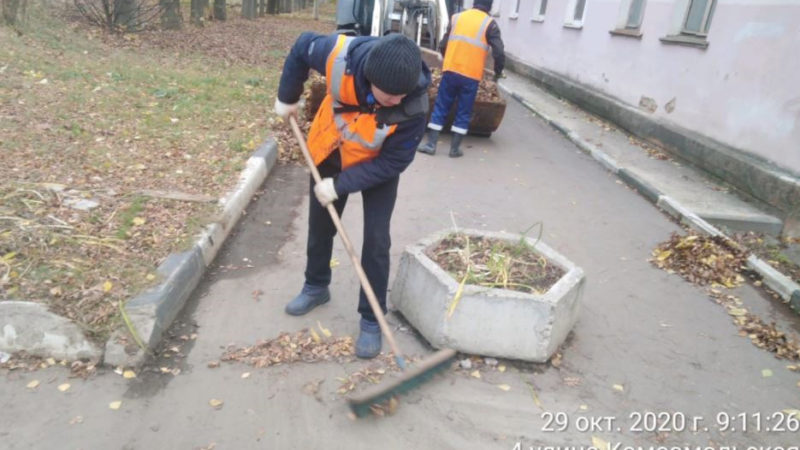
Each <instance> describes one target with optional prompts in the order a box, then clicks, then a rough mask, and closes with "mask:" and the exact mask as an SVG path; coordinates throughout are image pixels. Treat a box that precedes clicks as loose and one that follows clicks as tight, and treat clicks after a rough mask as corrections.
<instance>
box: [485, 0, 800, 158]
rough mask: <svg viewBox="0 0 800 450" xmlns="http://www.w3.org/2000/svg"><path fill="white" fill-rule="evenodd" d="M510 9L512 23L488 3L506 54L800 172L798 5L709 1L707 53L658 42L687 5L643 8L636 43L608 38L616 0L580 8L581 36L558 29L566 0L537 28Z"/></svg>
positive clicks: (527, 15)
mask: <svg viewBox="0 0 800 450" xmlns="http://www.w3.org/2000/svg"><path fill="white" fill-rule="evenodd" d="M519 1H520V10H519V17H518V18H517V19H511V18H509V15H510V14H511V13H512V10H513V8H514V5H515V4H516V0H495V3H496V5H495V9H499V17H496V20H497V21H498V24H499V25H500V28H501V31H502V34H503V39H504V42H505V46H506V52H507V53H509V54H511V55H513V56H515V57H516V58H518V59H520V60H521V61H522V62H524V63H527V64H530V65H533V66H534V67H538V68H541V69H546V70H549V71H552V72H556V73H558V74H560V75H562V76H566V77H568V78H570V79H572V80H574V81H577V82H580V83H582V84H584V85H588V86H590V87H592V88H595V89H598V90H600V91H602V92H604V93H606V94H609V95H611V96H613V97H616V98H618V99H620V100H622V101H623V102H625V103H628V104H630V105H640V102H641V101H642V99H643V98H645V103H644V104H646V105H647V104H649V105H650V107H651V109H652V106H655V107H656V109H655V111H654V112H652V113H650V114H652V115H653V116H655V117H657V118H659V119H660V120H667V121H671V122H673V123H675V124H677V125H680V126H683V127H685V128H688V129H691V130H694V131H697V132H699V133H701V134H703V135H706V136H709V137H711V138H714V139H716V140H718V141H721V142H723V143H725V144H728V145H731V146H733V147H735V148H739V149H741V150H744V151H747V152H750V153H752V154H755V155H757V156H760V157H762V158H765V159H767V160H770V161H772V162H774V163H776V164H777V165H779V166H782V167H784V168H787V169H790V170H791V171H793V172H797V173H800V0H783V1H778V0H753V1H746V0H718V1H717V5H716V8H715V11H714V13H713V16H712V19H711V25H710V29H709V35H708V43H709V46H708V47H707V48H706V49H702V48H697V47H690V46H682V45H675V44H666V43H664V42H661V41H660V39H659V38H661V37H664V36H666V35H668V34H671V33H670V30H672V29H674V27H675V26H676V25H675V24H676V23H677V22H679V21H680V18H681V13H682V12H683V8H676V4H678V3H681V2H682V3H685V2H686V0H648V1H647V3H646V7H645V12H644V19H643V23H642V27H641V32H642V36H641V38H635V37H630V36H615V35H612V34H610V33H609V30H612V29H614V28H615V27H616V24H617V23H618V22H619V20H620V17H621V12H620V3H621V2H622V1H624V0H586V3H587V5H586V10H585V13H584V21H583V27H582V28H581V29H573V28H567V27H564V22H565V18H566V10H567V7H568V4H569V3H570V2H569V0H550V1H549V4H548V9H547V12H546V15H545V19H544V22H534V21H531V16H532V15H533V8H534V4H535V3H538V2H536V1H535V0H519ZM756 5H757V6H756ZM676 11H677V12H676ZM647 99H650V100H652V102H650V101H648V100H647ZM671 101H672V103H671V105H670V106H674V109H673V108H670V107H667V108H665V106H667V104H668V103H670V102H671ZM643 109H644V108H643ZM669 111H671V112H669Z"/></svg>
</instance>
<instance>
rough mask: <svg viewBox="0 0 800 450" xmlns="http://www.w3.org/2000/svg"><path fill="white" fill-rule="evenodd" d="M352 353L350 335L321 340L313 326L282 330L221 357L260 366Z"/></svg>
mask: <svg viewBox="0 0 800 450" xmlns="http://www.w3.org/2000/svg"><path fill="white" fill-rule="evenodd" d="M354 354H355V346H354V343H353V338H352V337H350V336H344V337H338V338H333V337H331V338H327V339H324V340H323V339H321V338H320V336H319V335H318V334H316V332H315V331H314V330H313V329H312V330H301V331H298V332H296V333H288V332H284V333H281V334H280V335H278V337H276V338H274V339H269V340H266V341H259V342H258V343H256V344H255V345H252V346H248V347H241V348H236V347H233V348H229V349H228V350H226V351H225V353H224V354H223V355H222V361H225V362H242V363H245V364H249V365H251V366H253V367H258V368H261V367H270V366H275V365H279V364H289V363H293V362H306V363H313V362H319V361H340V362H341V361H348V360H351V359H352V357H353V355H354Z"/></svg>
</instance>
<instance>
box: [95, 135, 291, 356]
mask: <svg viewBox="0 0 800 450" xmlns="http://www.w3.org/2000/svg"><path fill="white" fill-rule="evenodd" d="M277 160H278V145H277V143H276V141H275V140H274V139H269V140H268V141H267V142H265V143H264V144H262V145H261V147H259V148H258V150H256V152H255V153H254V154H253V156H251V157H250V158H249V159H248V160H247V164H246V166H245V168H244V170H243V171H242V173H241V174H240V175H239V182H238V184H237V185H236V187H235V188H234V189H233V190H232V191H230V192H229V193H228V194H227V195H226V196H224V197H222V198H221V199H220V200H219V204H220V206H221V207H222V214H221V217H220V218H219V220H218V221H216V222H215V223H213V224H211V225H208V226H207V227H206V229H205V230H204V231H203V232H202V233H201V235H200V237H199V238H198V239H197V241H196V242H195V245H194V246H193V247H192V248H191V249H190V250H188V251H185V252H182V253H173V254H171V255H169V256H168V257H167V259H166V260H165V261H164V262H163V263H162V264H161V265H160V266H159V267H158V273H159V274H160V275H161V276H162V277H163V279H164V281H163V282H162V283H161V284H159V285H157V286H154V287H152V288H150V289H148V290H147V291H145V292H143V293H142V294H140V295H138V296H136V297H134V298H133V299H131V300H129V301H128V302H127V303H126V304H125V312H126V314H127V315H128V318H129V320H130V322H131V324H132V325H133V328H134V330H135V332H136V334H137V335H138V336H134V341H136V340H139V341H141V344H142V346H143V347H144V348H140V347H138V346H136V345H130V344H129V345H127V346H126V345H123V344H121V343H120V342H119V338H120V337H125V338H128V340H130V339H129V338H130V337H131V334H130V332H129V331H128V329H127V327H125V326H123V327H121V328H120V329H118V330H117V331H116V332H114V333H113V334H112V336H111V338H109V340H108V341H107V342H106V345H105V357H104V363H105V364H108V365H112V366H124V367H139V366H141V365H142V363H143V362H144V361H145V358H146V357H147V355H148V354H149V353H151V352H152V350H153V349H154V348H155V347H156V346H157V345H158V343H159V342H160V340H161V337H162V335H163V333H164V331H166V330H167V328H169V326H170V325H171V324H172V321H173V320H174V319H175V317H176V316H177V315H178V313H179V312H180V310H181V309H182V308H183V306H184V304H185V303H186V300H187V299H188V298H189V296H190V295H191V293H192V291H194V288H195V287H196V286H197V285H198V283H199V282H200V279H201V278H202V276H203V274H204V273H205V270H206V268H207V267H208V265H209V264H210V263H211V262H212V261H213V260H214V257H215V256H216V254H217V252H218V251H219V249H220V248H221V247H222V244H223V243H224V242H225V239H226V238H227V237H228V234H229V233H230V231H231V229H233V227H234V225H236V222H237V221H238V220H239V217H241V215H242V213H243V212H244V210H245V208H246V207H247V204H248V203H249V202H250V199H251V198H252V197H253V194H254V193H255V191H256V190H257V189H258V187H259V186H261V184H262V183H263V182H264V180H265V179H266V178H267V175H269V172H270V171H271V170H272V168H273V167H274V166H275V164H276V162H277Z"/></svg>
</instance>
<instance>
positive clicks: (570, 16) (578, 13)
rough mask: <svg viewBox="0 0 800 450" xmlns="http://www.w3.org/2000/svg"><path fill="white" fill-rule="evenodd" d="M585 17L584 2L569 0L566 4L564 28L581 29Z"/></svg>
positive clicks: (583, 0)
mask: <svg viewBox="0 0 800 450" xmlns="http://www.w3.org/2000/svg"><path fill="white" fill-rule="evenodd" d="M585 15H586V0H569V2H568V3H567V18H566V21H565V22H564V26H565V27H567V28H583V17H584V16H585Z"/></svg>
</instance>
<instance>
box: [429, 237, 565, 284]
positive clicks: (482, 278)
mask: <svg viewBox="0 0 800 450" xmlns="http://www.w3.org/2000/svg"><path fill="white" fill-rule="evenodd" d="M426 255H428V257H429V258H431V259H432V260H433V261H434V262H435V263H437V264H438V265H439V266H440V267H441V268H442V269H444V270H445V271H447V272H448V273H449V274H450V275H452V276H453V278H455V279H456V280H457V281H458V282H459V283H462V284H473V285H479V286H484V287H490V288H499V289H509V290H512V291H519V292H525V293H534V294H541V293H544V292H547V291H548V290H549V289H550V287H552V286H553V284H555V282H556V281H558V280H559V279H560V278H561V277H562V276H564V270H563V269H562V268H560V267H558V266H557V265H555V264H554V263H552V262H551V261H550V260H548V259H547V258H545V257H544V256H543V255H541V254H539V253H538V252H536V251H535V250H534V249H533V246H531V245H530V244H528V243H527V241H525V240H522V239H521V240H520V241H518V242H509V241H504V240H500V239H492V238H485V237H479V236H468V235H466V234H463V233H457V234H452V235H450V236H447V237H445V238H444V239H442V240H441V241H440V242H438V243H437V244H436V245H434V246H433V247H431V248H430V249H428V250H427V251H426Z"/></svg>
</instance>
